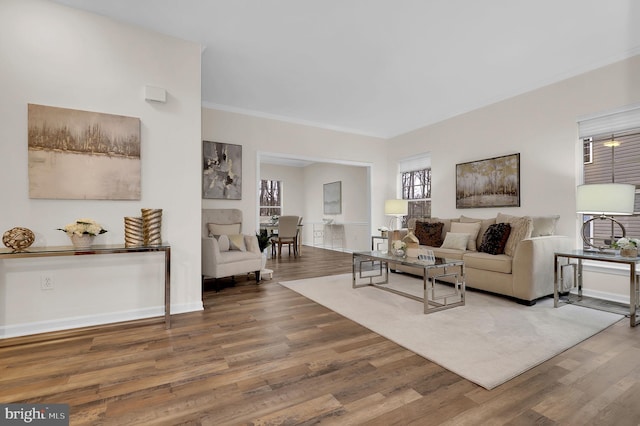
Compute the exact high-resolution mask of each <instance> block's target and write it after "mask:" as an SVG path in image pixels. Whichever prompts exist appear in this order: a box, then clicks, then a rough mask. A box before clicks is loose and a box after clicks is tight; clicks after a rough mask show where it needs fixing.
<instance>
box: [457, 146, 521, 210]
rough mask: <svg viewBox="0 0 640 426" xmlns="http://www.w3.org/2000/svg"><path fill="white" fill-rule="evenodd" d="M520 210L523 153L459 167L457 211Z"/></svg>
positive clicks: (458, 165)
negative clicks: (486, 208)
mask: <svg viewBox="0 0 640 426" xmlns="http://www.w3.org/2000/svg"><path fill="white" fill-rule="evenodd" d="M478 207H520V154H511V155H505V156H502V157H495V158H488V159H486V160H479V161H471V162H469V163H462V164H456V208H458V209H467V208H478Z"/></svg>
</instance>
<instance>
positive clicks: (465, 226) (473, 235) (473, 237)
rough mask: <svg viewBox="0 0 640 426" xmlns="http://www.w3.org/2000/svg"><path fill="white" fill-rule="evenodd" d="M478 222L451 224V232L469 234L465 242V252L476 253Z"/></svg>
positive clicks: (479, 224)
mask: <svg viewBox="0 0 640 426" xmlns="http://www.w3.org/2000/svg"><path fill="white" fill-rule="evenodd" d="M480 226H481V223H480V222H468V223H462V222H453V223H452V224H451V232H453V233H457V234H462V233H464V234H469V239H468V240H467V250H470V251H476V248H477V247H476V241H477V239H478V233H479V232H480Z"/></svg>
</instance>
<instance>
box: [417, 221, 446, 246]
mask: <svg viewBox="0 0 640 426" xmlns="http://www.w3.org/2000/svg"><path fill="white" fill-rule="evenodd" d="M415 226H416V227H415V231H414V234H415V236H416V237H418V241H419V243H420V245H421V246H431V247H440V246H441V245H442V227H443V226H444V223H442V222H436V223H428V222H420V221H416V225H415Z"/></svg>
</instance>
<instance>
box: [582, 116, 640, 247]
mask: <svg viewBox="0 0 640 426" xmlns="http://www.w3.org/2000/svg"><path fill="white" fill-rule="evenodd" d="M583 141H585V145H586V144H587V143H589V144H591V147H592V148H591V152H592V161H591V163H585V164H584V168H583V178H584V183H586V184H590V183H611V182H615V183H628V184H632V185H635V186H636V200H635V206H634V211H635V213H636V215H637V214H638V213H640V196H639V195H638V192H639V191H638V188H640V128H637V129H633V130H628V131H625V132H618V133H616V134H614V135H611V134H609V135H602V136H594V137H590V138H586V139H583ZM590 218H591V216H588V215H584V220H585V221H586V220H588V219H590ZM615 219H616V220H617V221H618V222H620V223H621V224H622V225H623V226H624V227H625V229H626V234H627V236H628V237H635V238H637V237H640V216H616V217H615ZM592 224H593V225H592V228H591V236H592V238H594V239H596V240H605V243H609V241H608V237H610V236H611V223H610V222H608V221H594V222H592ZM614 231H615V235H614V236H615V237H616V238H620V237H621V236H622V235H619V234H620V232H619V229H618V228H617V227H616V229H614Z"/></svg>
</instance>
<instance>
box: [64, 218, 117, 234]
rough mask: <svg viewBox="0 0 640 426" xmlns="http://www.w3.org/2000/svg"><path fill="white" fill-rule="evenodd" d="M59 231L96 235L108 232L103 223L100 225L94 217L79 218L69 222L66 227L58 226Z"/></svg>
mask: <svg viewBox="0 0 640 426" xmlns="http://www.w3.org/2000/svg"><path fill="white" fill-rule="evenodd" d="M57 229H58V230H59V231H64V232H66V233H67V235H69V236H72V235H87V234H88V235H93V236H94V237H95V236H96V235H99V234H104V233H105V232H107V230H106V229H104V228H103V227H102V226H101V225H99V224H98V223H97V222H96V221H95V220H93V219H77V220H76V221H75V222H73V223H70V224H68V225H67V226H65V227H64V228H57Z"/></svg>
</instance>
